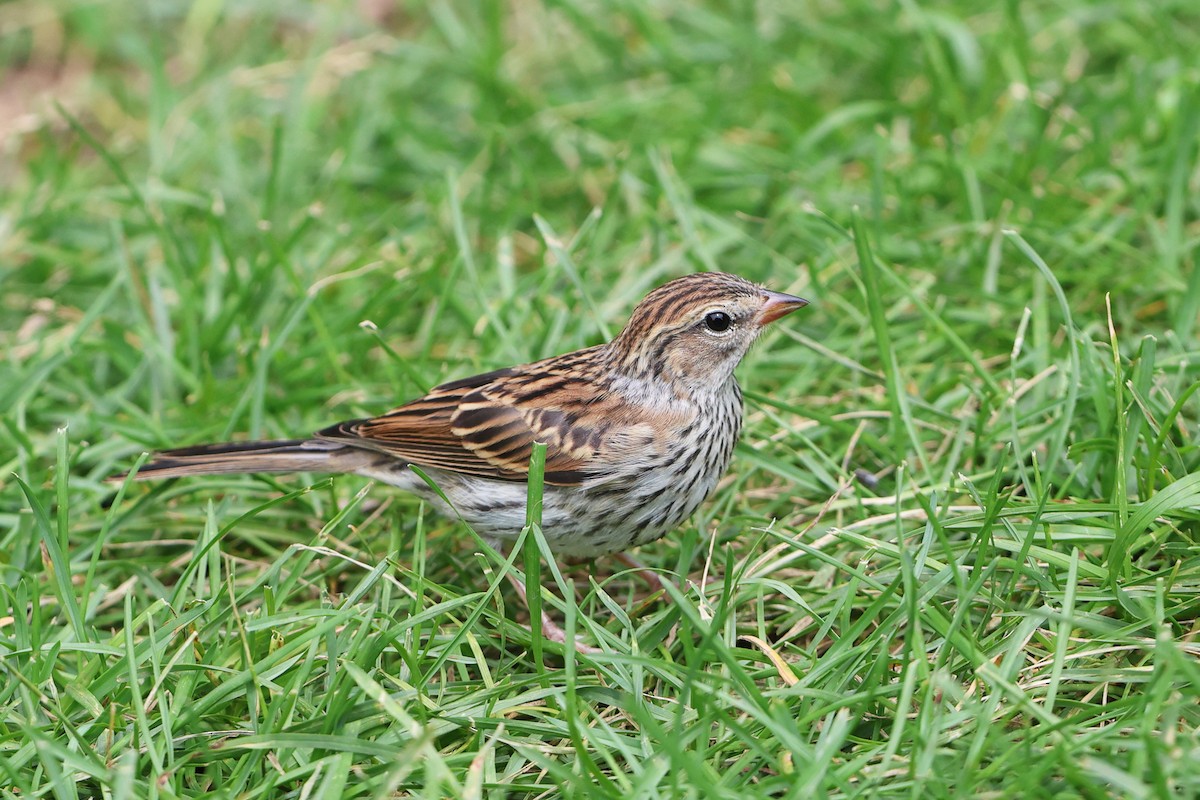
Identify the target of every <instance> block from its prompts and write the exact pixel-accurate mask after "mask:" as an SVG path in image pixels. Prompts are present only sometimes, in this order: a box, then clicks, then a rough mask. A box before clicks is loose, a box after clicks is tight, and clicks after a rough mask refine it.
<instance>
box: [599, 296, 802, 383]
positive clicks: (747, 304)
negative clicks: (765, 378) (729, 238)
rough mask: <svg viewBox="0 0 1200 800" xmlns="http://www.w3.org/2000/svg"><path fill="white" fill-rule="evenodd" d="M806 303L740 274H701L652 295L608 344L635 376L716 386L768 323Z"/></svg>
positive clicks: (731, 371)
mask: <svg viewBox="0 0 1200 800" xmlns="http://www.w3.org/2000/svg"><path fill="white" fill-rule="evenodd" d="M806 305H808V301H807V300H803V299H801V298H799V297H793V296H792V295H790V294H782V293H780V292H772V291H769V290H767V289H764V288H762V287H761V286H756V285H755V284H753V283H751V282H750V281H747V280H745V279H743V278H739V277H737V276H736V275H727V274H725V273H723V272H699V273H696V274H693V275H686V276H684V277H682V278H677V279H675V280H673V281H671V282H669V283H666V284H663V285H662V286H660V287H658V288H657V289H655V290H654V291H652V292H651V293H650V294H649V295H647V296H646V299H645V300H643V301H642V302H641V303H639V304H638V307H637V308H636V309H634V311H633V315H632V316H631V317H630V319H629V324H628V325H626V326H625V329H624V330H623V331H621V333H620V334H619V335H618V336H617V338H616V339H614V340H613V342H612V344H611V345H610V347H611V348H612V353H613V356H614V358H615V361H616V363H617V365H618V367H619V368H620V369H622V370H623V371H624V372H626V373H627V374H629V375H630V376H631V377H639V378H652V379H660V380H665V381H668V382H670V383H673V384H676V385H680V386H684V387H686V388H687V390H688V391H691V392H704V391H706V390H708V391H716V390H718V389H720V388H721V387H723V386H724V384H725V382H726V381H728V380H729V379H730V378H731V377H732V376H733V370H734V368H735V367H737V365H738V363H739V362H740V361H741V360H742V357H743V356H745V355H746V353H747V352H748V351H749V350H750V345H752V344H754V340H755V339H757V338H758V335H759V334H760V333H762V331H763V329H764V328H765V327H766V326H767V325H768V324H770V323H771V322H774V321H775V320H777V319H779V318H780V317H782V316H785V315H786V314H790V313H791V312H793V311H795V310H796V309H798V308H803V307H804V306H806Z"/></svg>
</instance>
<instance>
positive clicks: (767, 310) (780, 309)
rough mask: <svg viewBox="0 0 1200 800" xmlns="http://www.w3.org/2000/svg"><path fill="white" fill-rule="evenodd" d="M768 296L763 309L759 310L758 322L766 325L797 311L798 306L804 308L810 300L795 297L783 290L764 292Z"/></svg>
mask: <svg viewBox="0 0 1200 800" xmlns="http://www.w3.org/2000/svg"><path fill="white" fill-rule="evenodd" d="M764 294H765V295H766V296H767V302H765V303H763V307H762V309H760V310H759V312H758V324H759V325H766V324H768V323H771V322H774V321H775V320H777V319H779V318H780V317H785V316H787V315H788V314H790V313H792V312H793V311H795V310H796V309H797V308H804V307H805V306H806V305H808V301H807V300H805V299H804V298H802V297H793V296H792V295H790V294H783V293H782V292H764Z"/></svg>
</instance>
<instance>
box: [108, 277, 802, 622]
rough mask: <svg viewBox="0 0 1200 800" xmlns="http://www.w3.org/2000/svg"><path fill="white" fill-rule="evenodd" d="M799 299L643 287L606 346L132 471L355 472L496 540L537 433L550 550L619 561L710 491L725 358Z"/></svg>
mask: <svg viewBox="0 0 1200 800" xmlns="http://www.w3.org/2000/svg"><path fill="white" fill-rule="evenodd" d="M807 304H808V301H806V300H803V299H801V298H799V297H794V296H792V295H789V294H782V293H779V292H773V291H769V290H767V289H764V288H762V287H760V286H758V285H756V284H754V283H751V282H750V281H747V280H744V279H743V278H740V277H737V276H735V275H728V274H725V273H719V272H702V273H696V274H692V275H687V276H684V277H682V278H678V279H676V280H673V281H670V282H668V283H666V284H663V285H662V286H659V287H658V288H657V289H654V290H653V291H652V292H650V294H649V295H647V296H646V298H645V299H644V300H642V302H641V303H639V304H638V306H637V307H636V308H635V309H634V311H633V315H632V316H631V318H630V320H629V323H628V324H627V325H626V326H625V328H624V329H623V330H622V331H621V332H620V334H618V335H617V336H616V338H614V339H613V340H612V341H610V342H608V343H607V344H601V345H596V346H594V347H588V348H585V349H583V350H577V351H575V352H572V353H566V354H564V355H560V356H555V357H553V358H547V359H544V360H542V361H535V362H533V363H531V364H525V365H522V366H516V367H506V368H504V369H498V370H495V371H493V372H486V373H483V374H482V375H475V376H473V377H470V378H463V379H461V380H456V381H451V382H450V383H444V384H442V385H441V386H438V387H436V388H434V389H433V390H431V391H430V392H429V393H428V394H427V395H425V396H424V397H420V398H417V399H415V400H411V401H409V402H407V403H405V404H404V405H401V406H400V407H398V408H395V409H393V410H392V411H389V412H387V413H385V414H383V415H381V416H377V417H370V418H366V419H354V420H348V421H345V422H339V423H337V424H336V425H332V426H330V427H328V428H325V429H324V430H321V431H318V432H317V433H315V434H313V435H312V436H311V437H309V438H307V439H288V440H281V441H251V442H229V443H222V444H206V445H200V446H197V447H187V448H182V449H175V450H166V451H162V452H159V453H157V454H155V455H154V456H153V458H152V459H151V460H150V461H149V462H148V463H146V464H144V465H143V466H142V467H141V469H139V470H138V471H137V473H136V474H135V475H134V476H133V477H134V478H135V479H137V480H148V479H153V478H178V477H184V476H191V475H218V474H231V473H282V472H321V473H355V474H358V475H363V476H366V477H368V478H372V479H375V480H377V481H381V482H383V483H386V484H390V485H393V486H397V487H400V488H401V489H405V490H407V491H409V492H412V493H413V494H416V495H418V496H420V497H421V498H423V499H424V500H426V501H427V502H429V503H431V504H432V505H433V506H435V507H437V508H438V509H439V510H441V511H442V512H444V513H446V514H449V515H451V516H454V515H457V516H460V517H461V518H462V519H463V520H465V521H466V522H467V523H468V524H469V525H470V526H471V527H472V528H473V529H474V530H475V531H476V532H477V533H479V534H480V535H481V536H483V537H484V538H485V539H487V540H489V542H491V543H493V544H497V545H499V544H502V543H503V542H505V541H511V540H514V539H515V538H516V537H517V536H518V535H519V534H520V533H521V530H522V529H523V527H524V525H525V503H526V481H527V478H528V472H529V459H530V454H531V450H532V445H533V443H534V442H541V443H544V444H545V445H546V469H545V486H544V491H543V509H542V530H543V533H544V535H545V538H546V541H547V543H548V545H549V546H550V548H551V549H552V550H553V551H554V553H555V555H556V556H559V555H561V556H569V557H572V556H573V557H584V558H596V557H598V556H604V555H609V554H618V555H619V554H622V553H623V552H624V551H626V550H628V549H631V548H635V547H638V546H640V545H643V544H646V543H647V542H652V541H654V540H656V539H658V538H660V537H662V536H663V535H665V534H666V533H668V532H670V531H671V530H672V529H674V528H675V527H677V526H678V525H680V524H681V523H682V522H683V521H684V520H686V519H687V518H688V517H690V516H691V515H692V513H693V512H694V511H695V510H696V508H697V507H698V506H699V505H700V504H701V503H702V502H703V501H704V500H705V498H707V497H708V496H709V495H710V494H711V493H712V491H713V489H714V488H715V487H716V485H717V481H718V480H719V479H720V478H721V476H722V475H723V474H724V472H725V470H726V468H727V467H728V466H729V463H730V460H731V459H732V457H733V448H734V444H735V443H736V442H737V439H738V435H739V433H740V431H741V425H742V411H743V402H742V392H741V388H740V387H739V386H738V382H737V379H736V378H735V377H734V368H735V367H737V365H738V363H739V362H740V361H741V360H742V357H743V356H745V355H746V353H747V351H748V350H749V349H750V346H751V345H752V344H753V343H754V341H755V340H756V339H757V338H758V336H759V334H761V333H762V331H763V329H764V328H765V327H766V326H767V325H768V324H770V323H771V322H774V321H775V320H777V319H779V318H780V317H783V316H785V315H786V314H790V313H791V312H792V311H795V310H796V309H798V308H802V307H803V306H805V305H807ZM412 466H416V467H419V468H420V470H421V471H422V472H424V473H425V474H426V475H428V476H429V478H430V479H431V480H432V481H433V482H434V483H435V484H436V485H437V487H438V489H440V493H439V492H438V491H435V490H434V489H433V488H431V487H430V486H429V484H428V483H427V482H426V481H425V480H424V479H423V478H422V477H421V476H420V475H418V474H417V473H416V472H415V471H414V470H413V469H411V468H410V467H412ZM126 477H127V476H126V475H121V476H117V477H116V478H114V480H123V479H125V478H126ZM443 495H444V496H445V498H446V500H449V505H448V506H447V503H446V500H443V497H442V496H443ZM518 588H522V587H518ZM546 622H547V621H546V620H543V630H545V631H546V632H547V633H548V634H549V635H550V637H551V638H553V639H556V640H557V641H562V639H561V638H559V635H560V633H561V631H558V630H557V629H556V626H553V625H550V626H549V627H547V625H546Z"/></svg>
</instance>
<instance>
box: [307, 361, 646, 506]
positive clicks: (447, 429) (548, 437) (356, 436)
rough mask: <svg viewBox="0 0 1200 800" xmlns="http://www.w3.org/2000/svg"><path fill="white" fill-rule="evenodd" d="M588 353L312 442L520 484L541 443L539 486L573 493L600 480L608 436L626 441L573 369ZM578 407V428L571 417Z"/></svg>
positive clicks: (330, 431)
mask: <svg viewBox="0 0 1200 800" xmlns="http://www.w3.org/2000/svg"><path fill="white" fill-rule="evenodd" d="M596 350H597V348H592V349H591V350H584V351H580V352H578V353H572V354H570V355H568V356H560V357H558V358H553V359H548V360H546V361H542V362H539V363H537V364H532V365H529V366H528V367H518V368H512V369H504V370H498V371H496V372H493V373H487V374H485V375H479V376H475V377H473V378H465V379H463V380H459V381H453V382H451V383H447V384H443V385H441V386H438V387H437V388H435V389H433V390H432V391H431V392H430V393H429V394H428V395H426V396H425V397H422V398H420V399H418V400H414V401H412V402H410V403H407V404H405V405H403V406H400V407H399V408H397V409H394V410H392V411H389V412H388V413H387V414H384V415H382V416H380V417H375V418H373V419H363V420H352V421H350V422H344V423H342V424H340V425H335V426H333V427H332V428H327V429H325V430H323V431H320V432H319V433H318V434H317V435H318V436H319V437H322V438H327V439H334V440H338V441H343V442H346V443H348V444H353V445H356V446H358V447H366V448H369V449H373V450H378V451H380V452H384V453H388V454H390V455H395V456H398V457H400V458H403V459H405V460H406V461H410V462H412V463H414V464H416V465H418V466H424V467H434V468H437V469H444V470H449V471H451V472H459V473H463V474H466V475H475V476H478V477H484V478H498V479H502V480H512V481H523V480H525V479H526V477H527V475H528V472H529V456H530V454H531V452H532V450H533V443H534V442H543V443H544V444H546V446H547V449H546V483H549V484H552V485H558V486H577V485H579V484H581V483H583V482H584V481H585V480H587V479H588V478H589V477H593V476H596V475H598V474H599V471H600V467H599V464H600V462H601V460H596V459H595V456H596V455H597V453H599V452H600V450H601V449H602V448H603V447H604V446H605V442H606V440H609V439H610V438H611V435H612V434H614V433H615V434H617V437H616V438H617V439H618V440H619V441H620V442H622V443H624V442H626V441H628V440H629V438H630V437H629V436H628V433H627V431H626V429H627V428H628V425H627V424H624V425H623V424H622V423H621V420H620V419H619V416H620V415H615V414H607V413H596V412H598V411H599V412H603V411H604V410H605V407H606V406H609V405H615V399H613V398H609V397H607V392H606V391H605V390H604V388H603V387H600V386H597V385H590V384H589V382H588V379H587V378H586V377H585V375H586V374H587V373H588V370H586V369H584V370H581V369H580V367H581V366H583V364H584V362H586V361H587V360H588V357H589V356H592V357H594V355H596ZM585 407H587V421H586V422H585V421H584V420H581V419H580V418H579V412H582V411H583V410H584V408H585ZM572 410H574V412H576V413H572ZM639 438H640V437H639ZM604 461H605V462H606V460H604Z"/></svg>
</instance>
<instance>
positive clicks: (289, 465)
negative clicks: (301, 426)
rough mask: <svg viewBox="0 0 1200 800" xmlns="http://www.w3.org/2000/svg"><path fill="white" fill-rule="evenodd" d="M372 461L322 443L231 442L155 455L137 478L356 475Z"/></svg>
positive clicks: (119, 477) (359, 451)
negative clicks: (252, 474)
mask: <svg viewBox="0 0 1200 800" xmlns="http://www.w3.org/2000/svg"><path fill="white" fill-rule="evenodd" d="M370 460H371V454H370V453H369V452H367V451H365V450H362V449H360V448H356V447H349V446H347V445H344V444H341V443H339V442H328V441H324V440H321V439H286V440H281V441H275V442H228V443H225V444H205V445H200V446H199V447H185V448H182V449H179V450H164V451H162V452H160V453H155V454H154V456H153V458H151V459H150V461H148V462H146V463H145V464H143V465H142V467H141V469H139V470H138V472H137V475H135V476H134V478H135V480H152V479H155V478H179V477H183V476H185V475H233V474H237V473H245V472H353V471H354V470H356V469H358V468H359V467H361V466H365V465H367V464H368V462H369V461H370ZM127 475H128V473H122V474H121V475H115V476H113V477H112V478H109V480H110V481H114V482H120V481H123V480H125V477H126V476H127Z"/></svg>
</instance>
